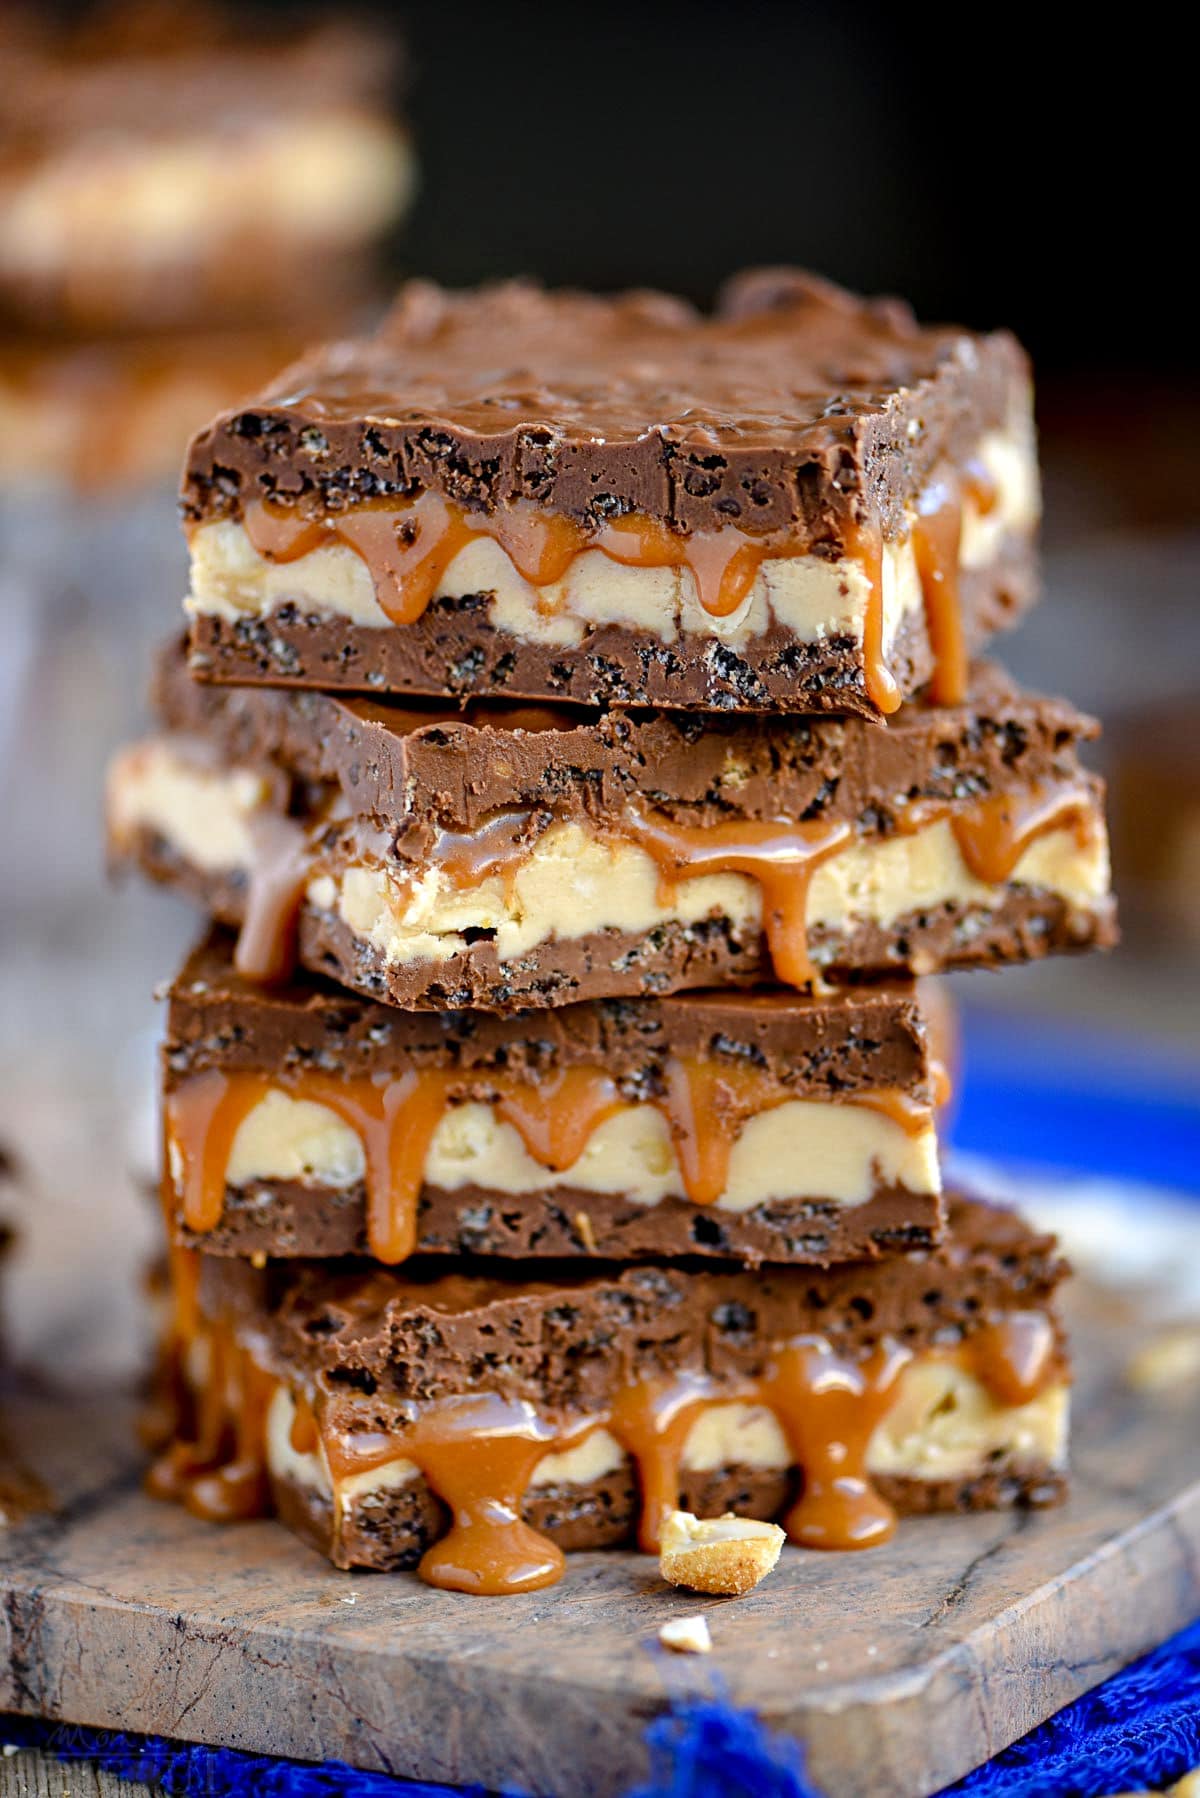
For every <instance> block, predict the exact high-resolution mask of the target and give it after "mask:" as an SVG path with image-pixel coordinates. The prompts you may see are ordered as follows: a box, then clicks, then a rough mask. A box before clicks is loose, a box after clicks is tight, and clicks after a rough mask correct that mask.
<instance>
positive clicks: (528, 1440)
mask: <svg viewBox="0 0 1200 1798" xmlns="http://www.w3.org/2000/svg"><path fill="white" fill-rule="evenodd" d="M1063 1272H1064V1268H1063V1264H1062V1263H1061V1261H1060V1260H1059V1259H1058V1257H1057V1255H1056V1253H1055V1248H1054V1243H1053V1239H1052V1238H1049V1237H1045V1236H1039V1235H1035V1234H1034V1233H1033V1232H1032V1231H1031V1230H1030V1229H1028V1228H1027V1227H1026V1226H1025V1225H1023V1224H1022V1223H1021V1222H1020V1221H1019V1220H1018V1219H1017V1218H1016V1217H1015V1216H1013V1215H1011V1214H1008V1213H1005V1212H1001V1211H996V1210H993V1209H992V1208H990V1207H988V1206H986V1205H981V1204H978V1203H974V1202H969V1201H964V1200H956V1201H954V1203H953V1206H952V1212H951V1233H950V1235H949V1237H948V1240H947V1241H946V1243H945V1244H944V1245H943V1246H942V1247H940V1248H938V1249H935V1250H931V1251H923V1252H917V1253H913V1254H909V1255H905V1256H901V1257H899V1258H896V1259H893V1260H889V1261H887V1262H881V1263H875V1264H866V1265H858V1266H855V1265H845V1264H843V1265H841V1266H838V1267H836V1268H831V1269H823V1270H822V1269H817V1270H814V1269H800V1268H774V1267H773V1268H770V1269H759V1270H757V1271H754V1272H750V1271H747V1270H745V1269H731V1268H728V1267H715V1266H711V1265H710V1266H708V1267H700V1268H697V1267H695V1266H693V1267H690V1268H689V1267H686V1266H679V1265H676V1266H671V1265H645V1266H638V1267H632V1268H624V1269H622V1268H620V1267H614V1266H611V1265H610V1266H604V1265H596V1264H591V1265H589V1264H579V1263H575V1264H568V1265H566V1266H561V1265H560V1266H557V1267H556V1266H555V1265H554V1264H549V1265H547V1264H544V1263H543V1264H521V1263H512V1264H509V1265H508V1266H505V1265H504V1264H502V1263H499V1262H492V1263H490V1264H487V1265H486V1266H484V1265H483V1264H479V1263H475V1264H474V1265H473V1266H472V1265H470V1264H467V1265H466V1266H465V1267H460V1269H459V1270H458V1271H455V1272H453V1273H446V1272H444V1271H442V1266H441V1265H439V1264H437V1263H436V1262H435V1263H432V1264H431V1263H428V1262H421V1263H410V1264H409V1266H407V1267H406V1268H405V1269H403V1270H402V1271H401V1272H399V1273H397V1272H394V1271H389V1270H384V1269H379V1268H375V1269H370V1268H367V1267H364V1266H363V1265H362V1264H357V1265H355V1264H344V1263H343V1264H340V1265H339V1264H336V1263H335V1264H332V1265H331V1264H328V1263H326V1264H320V1263H303V1262H301V1263H281V1262H275V1263H271V1264H269V1265H268V1266H267V1267H266V1268H264V1269H262V1270H261V1271H256V1270H254V1269H253V1268H251V1267H250V1266H248V1265H247V1264H246V1263H245V1262H239V1261H236V1260H229V1259H223V1258H221V1257H217V1256H202V1257H200V1258H199V1260H198V1263H197V1262H196V1261H194V1260H193V1261H192V1262H190V1263H187V1264H186V1266H185V1265H184V1264H180V1265H179V1267H178V1268H177V1282H178V1287H177V1290H178V1295H179V1299H180V1304H181V1311H180V1326H179V1328H180V1337H179V1346H180V1351H181V1357H182V1365H183V1366H184V1367H185V1368H186V1369H188V1370H190V1372H189V1374H188V1382H190V1384H189V1383H187V1382H185V1385H186V1392H185V1395H184V1401H183V1405H182V1411H181V1416H180V1419H179V1424H178V1434H177V1438H176V1441H175V1442H174V1444H173V1445H172V1446H171V1447H170V1448H169V1449H168V1450H167V1451H166V1452H165V1453H164V1455H163V1456H162V1457H161V1459H160V1460H159V1461H158V1463H157V1465H156V1467H155V1469H154V1471H153V1473H152V1475H151V1489H152V1490H154V1491H157V1492H158V1493H159V1494H161V1495H163V1496H170V1497H175V1498H178V1499H181V1500H183V1502H185V1503H186V1504H188V1506H189V1507H190V1508H191V1509H192V1510H193V1511H195V1512H196V1513H198V1514H199V1515H201V1516H205V1517H213V1518H234V1517H238V1516H246V1515H252V1514H255V1513H258V1512H261V1511H263V1510H266V1509H268V1508H274V1509H275V1510H277V1511H278V1513H279V1515H280V1516H281V1517H282V1518H283V1520H284V1521H285V1522H286V1523H287V1524H289V1525H290V1526H291V1527H292V1528H293V1529H295V1530H296V1531H297V1532H298V1533H299V1534H300V1535H301V1536H303V1537H305V1538H306V1539H307V1540H308V1541H310V1542H312V1543H313V1544H314V1546H316V1547H317V1548H318V1549H319V1550H320V1551H321V1552H322V1553H324V1554H326V1555H328V1556H329V1557H330V1559H331V1560H332V1561H334V1563H335V1564H336V1565H338V1566H340V1567H375V1568H401V1567H412V1566H417V1567H418V1568H419V1571H420V1573H421V1574H422V1576H423V1577H424V1578H425V1579H427V1580H429V1581H430V1582H431V1583H433V1584H434V1585H438V1586H444V1587H450V1588H453V1589H457V1590H461V1591H468V1592H483V1593H497V1592H512V1591H519V1590H529V1589H531V1588H536V1587H539V1586H544V1585H548V1584H550V1583H552V1582H553V1581H554V1580H556V1579H557V1578H558V1577H559V1576H560V1574H561V1572H562V1570H563V1551H564V1550H566V1549H581V1548H601V1547H605V1546H609V1545H614V1544H618V1543H624V1542H627V1541H629V1540H631V1539H636V1540H637V1541H638V1542H639V1543H640V1545H641V1547H642V1548H644V1549H647V1550H650V1549H653V1548H654V1547H655V1545H656V1542H657V1537H658V1531H659V1528H660V1524H661V1521H662V1518H663V1516H664V1514H665V1512H666V1511H667V1510H669V1509H671V1508H672V1507H674V1506H675V1505H677V1504H679V1503H680V1502H682V1503H683V1504H684V1505H685V1506H686V1508H687V1509H688V1510H690V1511H693V1512H695V1513H696V1514H698V1515H700V1516H713V1515H720V1514H721V1513H723V1512H725V1511H731V1510H732V1511H737V1512H741V1513H745V1514H749V1515H752V1516H756V1517H760V1518H769V1517H773V1516H779V1517H780V1518H781V1519H783V1521H784V1522H785V1523H786V1527H787V1529H788V1533H789V1535H790V1536H791V1538H792V1540H793V1541H794V1542H797V1543H799V1544H801V1545H803V1546H806V1547H811V1548H865V1547H869V1546H871V1545H873V1544H875V1543H878V1542H882V1541H885V1540H886V1539H887V1537H888V1536H889V1535H890V1534H891V1532H892V1530H893V1528H894V1526H895V1521H896V1513H897V1512H929V1511H942V1510H955V1509H983V1508H990V1507H993V1506H996V1505H1011V1504H1045V1503H1049V1502H1052V1501H1053V1500H1054V1499H1056V1498H1057V1497H1059V1496H1060V1495H1061V1492H1062V1490H1063V1484H1064V1468H1065V1457H1066V1438H1067V1385H1068V1372H1067V1363H1066V1352H1065V1346H1064V1342H1063V1337H1062V1333H1061V1329H1060V1327H1059V1324H1058V1322H1057V1319H1056V1317H1055V1314H1054V1310H1053V1302H1052V1301H1053V1293H1054V1289H1055V1286H1056V1285H1057V1283H1058V1281H1059V1280H1060V1278H1061V1277H1062V1274H1063Z"/></svg>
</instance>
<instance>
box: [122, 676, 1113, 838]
mask: <svg viewBox="0 0 1200 1798" xmlns="http://www.w3.org/2000/svg"><path fill="white" fill-rule="evenodd" d="M154 699H155V705H156V709H157V711H158V714H159V716H160V718H161V719H162V721H163V723H164V724H165V725H167V726H168V727H169V728H170V729H171V730H174V731H183V732H189V733H196V734H198V735H202V736H204V737H205V738H207V739H208V740H209V741H212V742H214V743H215V744H216V745H217V746H218V747H219V748H220V751H221V753H222V755H223V757H224V758H225V759H226V760H227V761H229V762H230V763H237V764H243V763H249V764H263V763H270V764H273V765H275V766H276V767H283V768H285V769H286V770H287V772H288V773H289V774H290V775H292V776H294V777H296V778H297V779H299V780H301V781H307V782H314V783H320V784H322V785H325V784H333V785H336V786H338V787H340V789H341V791H342V793H343V794H344V795H345V798H346V799H347V800H348V801H349V804H350V808H351V810H352V812H353V813H354V814H356V815H359V816H365V815H371V816H374V817H376V818H379V819H382V820H386V821H387V823H388V825H389V826H390V827H393V828H394V829H395V831H396V833H397V844H396V847H397V850H398V852H399V853H401V854H412V855H417V854H419V853H420V851H421V847H422V842H423V839H424V838H426V837H428V836H429V834H430V833H431V831H432V830H433V829H434V828H435V827H437V826H441V827H442V828H443V829H452V830H463V831H473V830H476V829H478V827H479V825H480V824H481V823H483V822H484V821H485V820H486V819H488V818H490V817H491V816H493V815H494V814H495V813H497V812H499V811H502V810H504V809H505V808H508V807H529V808H534V809H537V808H542V807H545V808H546V809H548V810H550V811H552V812H553V813H554V814H555V815H556V816H572V815H574V816H579V815H584V816H587V817H590V818H595V819H597V820H600V821H604V820H605V819H607V818H610V817H611V816H612V815H614V814H615V813H617V812H618V811H619V810H620V809H621V808H622V807H623V806H624V805H625V803H626V802H627V801H628V800H629V799H630V798H631V797H633V796H640V797H641V798H642V799H643V800H644V801H646V802H647V803H649V804H652V805H656V806H661V807H663V808H664V809H665V810H667V811H669V812H670V814H671V815H672V816H678V817H681V818H686V819H687V821H688V822H689V823H693V824H705V825H707V824H715V823H718V822H721V821H722V820H726V819H729V818H746V819H772V818H780V817H787V818H793V819H797V820H802V821H804V822H811V821H813V820H817V819H827V820H830V821H834V820H841V819H846V820H848V821H851V822H853V823H855V824H856V825H860V826H862V827H864V828H865V827H866V826H867V825H868V824H872V825H873V826H874V827H875V828H876V829H879V830H887V829H889V828H891V827H892V826H893V825H894V823H895V821H896V820H895V814H896V812H897V808H899V807H902V806H903V805H904V804H906V803H909V804H911V803H913V802H915V801H918V800H955V801H969V800H971V799H973V798H982V797H985V796H987V795H989V794H993V793H998V792H1004V791H1006V790H1013V789H1016V788H1018V787H1020V786H1023V785H1026V784H1028V785H1029V786H1036V785H1039V784H1050V783H1053V782H1055V781H1061V780H1064V779H1067V780H1071V779H1078V778H1079V765H1078V762H1077V760H1076V751H1077V746H1078V744H1079V743H1080V742H1081V741H1085V740H1087V739H1089V738H1092V737H1094V736H1095V735H1096V732H1097V726H1096V724H1095V722H1094V720H1092V719H1091V718H1088V717H1086V716H1084V715H1083V714H1081V713H1080V712H1077V711H1076V710H1075V708H1074V707H1073V706H1071V705H1069V704H1068V703H1067V702H1066V701H1065V700H1060V699H1049V698H1045V697H1042V696H1041V695H1038V694H1030V693H1025V692H1022V690H1021V689H1020V688H1019V687H1017V686H1016V685H1015V684H1014V683H1013V681H1012V680H1010V678H1009V677H1008V675H1007V674H1005V673H1004V672H1003V670H1001V669H1000V668H998V667H995V666H994V665H991V664H987V663H980V664H979V665H978V666H977V667H976V668H975V669H974V671H973V675H972V681H971V689H970V694H969V696H968V699H967V702H966V703H965V704H964V705H961V706H934V705H930V704H926V703H922V702H920V701H915V702H913V703H912V704H910V705H907V706H905V707H904V708H903V709H902V710H901V711H900V712H898V713H897V714H896V715H895V717H894V719H893V721H892V723H891V724H890V725H889V727H888V729H887V730H886V731H884V730H877V729H874V728H872V727H871V726H868V725H865V724H864V723H863V722H862V721H861V720H860V719H854V718H845V719H844V718H831V717H825V718H819V719H812V720H804V719H783V718H764V717H758V716H754V715H748V716H734V715H729V714H720V715H718V716H715V717H704V718H699V717H693V716H691V715H689V714H686V713H675V712H649V711H645V712H628V713H626V712H608V713H603V712H596V711H593V710H591V709H585V708H583V707H567V706H556V707H552V706H544V707H536V708H535V707H530V706H516V705H507V706H498V705H491V706H479V707H477V708H466V709H458V710H453V709H449V708H447V707H444V706H438V705H436V704H433V705H429V706H425V707H422V706H420V705H417V704H414V703H411V702H409V703H407V704H404V703H400V702H388V701H384V700H372V699H365V698H363V699H351V698H347V699H341V698H338V697H336V696H335V695H333V694H327V693H312V692H298V691H294V690H292V691H288V690H282V689H273V688H268V687H240V688H239V687H214V686H208V685H205V684H203V683H201V682H198V681H193V680H192V679H191V678H190V677H189V675H188V671H187V661H186V655H185V652H184V650H183V648H182V646H181V645H179V644H177V643H172V644H169V645H167V646H166V647H165V649H164V651H163V653H162V654H161V656H160V658H159V661H158V664H157V669H156V675H155V683H154ZM868 814H870V816H869V817H868Z"/></svg>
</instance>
